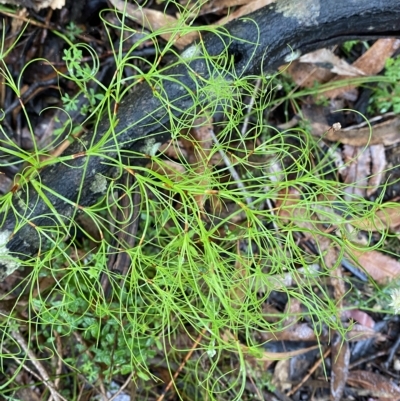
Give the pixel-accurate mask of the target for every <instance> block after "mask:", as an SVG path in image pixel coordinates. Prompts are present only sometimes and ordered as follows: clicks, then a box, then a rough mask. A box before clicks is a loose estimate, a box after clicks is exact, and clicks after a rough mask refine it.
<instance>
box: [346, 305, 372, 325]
mask: <svg viewBox="0 0 400 401" xmlns="http://www.w3.org/2000/svg"><path fill="white" fill-rule="evenodd" d="M342 317H344V318H346V319H352V320H355V321H356V322H358V323H360V325H362V326H364V327H367V328H369V329H373V328H374V326H375V321H374V319H372V317H371V316H370V315H368V313H366V312H363V311H361V310H360V309H350V310H345V311H343V312H342Z"/></svg>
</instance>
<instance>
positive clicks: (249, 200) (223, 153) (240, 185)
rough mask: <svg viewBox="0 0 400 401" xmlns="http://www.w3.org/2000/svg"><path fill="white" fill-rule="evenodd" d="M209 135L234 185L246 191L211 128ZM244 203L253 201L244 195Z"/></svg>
mask: <svg viewBox="0 0 400 401" xmlns="http://www.w3.org/2000/svg"><path fill="white" fill-rule="evenodd" d="M211 136H212V139H213V141H214V143H215V144H216V145H217V146H218V152H219V154H220V155H221V157H222V159H223V160H224V163H225V165H226V167H228V170H229V172H230V173H231V176H232V178H233V179H234V180H235V184H236V186H237V187H238V188H239V189H240V190H241V191H242V192H243V193H246V186H245V185H244V184H243V182H242V180H241V179H240V176H239V174H238V173H237V171H236V170H235V168H234V167H233V166H232V163H231V161H230V160H229V157H228V156H227V155H226V153H225V152H224V151H223V150H222V148H221V145H220V143H219V141H218V138H217V137H216V135H215V134H214V131H213V130H211ZM246 203H247V205H250V204H251V203H253V199H252V198H251V197H250V196H246Z"/></svg>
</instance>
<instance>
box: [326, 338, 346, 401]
mask: <svg viewBox="0 0 400 401" xmlns="http://www.w3.org/2000/svg"><path fill="white" fill-rule="evenodd" d="M331 361H332V374H331V397H330V400H331V401H340V400H341V399H342V398H343V392H344V389H345V386H346V382H347V377H348V374H349V362H350V347H349V343H348V342H347V341H344V339H343V338H342V337H341V336H340V335H339V334H338V333H336V335H335V336H334V339H333V341H332V345H331Z"/></svg>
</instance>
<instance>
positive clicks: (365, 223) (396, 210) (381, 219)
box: [351, 202, 400, 233]
mask: <svg viewBox="0 0 400 401" xmlns="http://www.w3.org/2000/svg"><path fill="white" fill-rule="evenodd" d="M351 225H352V226H354V227H357V228H359V229H361V230H365V231H378V232H380V231H386V230H389V231H391V232H393V233H397V232H399V231H400V204H399V203H394V202H388V203H384V204H382V205H381V206H380V207H379V209H377V211H376V213H375V214H374V215H372V216H368V217H366V218H363V219H357V220H352V221H351Z"/></svg>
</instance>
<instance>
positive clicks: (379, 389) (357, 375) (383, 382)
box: [347, 370, 400, 401]
mask: <svg viewBox="0 0 400 401" xmlns="http://www.w3.org/2000/svg"><path fill="white" fill-rule="evenodd" d="M347 384H349V385H350V386H354V387H361V388H364V389H367V390H370V394H371V395H372V396H374V397H379V400H381V401H398V400H400V387H399V386H398V385H397V384H396V383H394V382H393V381H389V380H388V379H386V377H385V376H382V375H380V374H378V373H373V372H369V371H365V370H355V371H352V372H350V373H349V377H348V379H347Z"/></svg>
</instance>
